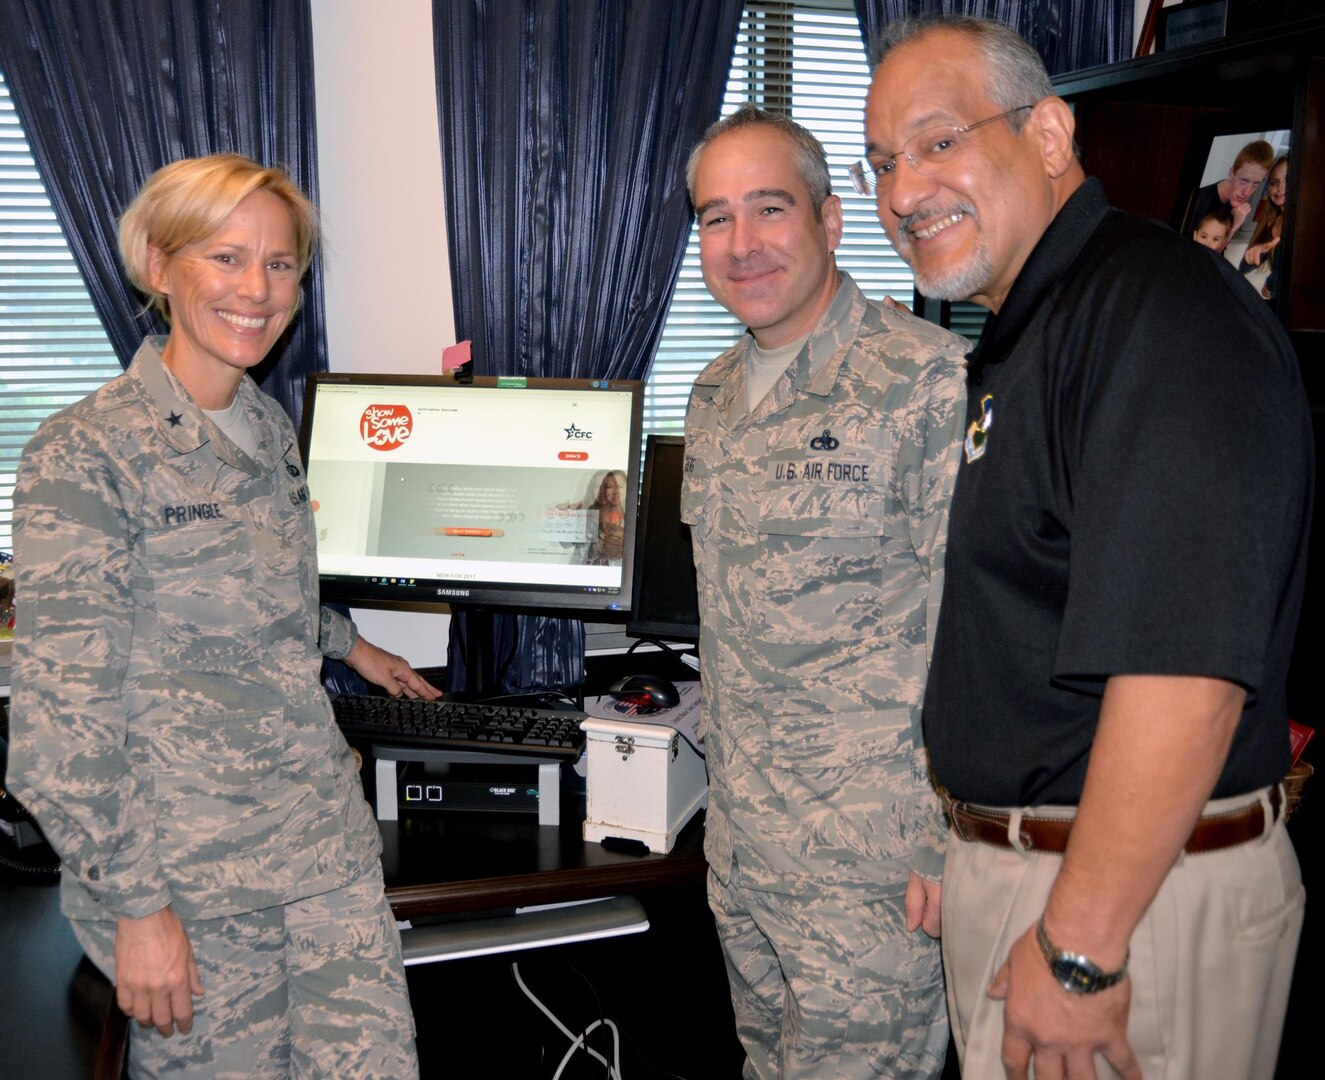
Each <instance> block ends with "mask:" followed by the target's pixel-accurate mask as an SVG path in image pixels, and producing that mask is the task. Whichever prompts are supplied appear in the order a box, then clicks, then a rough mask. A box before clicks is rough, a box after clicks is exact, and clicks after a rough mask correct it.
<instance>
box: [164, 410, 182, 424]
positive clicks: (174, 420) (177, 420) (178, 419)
mask: <svg viewBox="0 0 1325 1080" xmlns="http://www.w3.org/2000/svg"><path fill="white" fill-rule="evenodd" d="M166 419H167V420H169V421H170V426H171V427H179V426H180V424H182V423H183V422H184V417H182V416H181V415H180V414H179V413H177V412H173V413H171V414H170V415H169V416H167V417H166Z"/></svg>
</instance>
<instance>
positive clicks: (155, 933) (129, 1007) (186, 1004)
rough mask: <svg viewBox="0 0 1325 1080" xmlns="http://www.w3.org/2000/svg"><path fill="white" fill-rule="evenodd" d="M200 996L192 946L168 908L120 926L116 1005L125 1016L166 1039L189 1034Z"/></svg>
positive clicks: (201, 991)
mask: <svg viewBox="0 0 1325 1080" xmlns="http://www.w3.org/2000/svg"><path fill="white" fill-rule="evenodd" d="M202 993H203V989H202V979H201V978H200V977H199V975H198V965H197V964H196V963H195V962H194V959H193V946H192V945H191V944H189V937H188V935H187V934H186V933H185V932H184V926H183V924H182V923H181V922H180V921H179V917H178V916H177V915H176V914H175V913H174V912H173V911H172V910H171V909H170V908H168V907H163V908H161V909H160V910H159V911H154V912H152V914H151V915H144V916H143V917H142V918H141V919H129V918H123V919H120V920H118V921H117V922H116V924H115V1002H116V1004H117V1005H119V1007H120V1009H121V1011H123V1012H124V1013H125V1015H127V1016H130V1017H132V1018H133V1019H134V1020H137V1021H138V1023H140V1024H142V1025H143V1027H154V1028H156V1029H157V1031H159V1032H161V1034H162V1035H163V1036H166V1037H169V1036H170V1034H171V1033H172V1032H173V1031H174V1030H175V1029H178V1030H179V1032H180V1033H181V1034H183V1035H187V1034H188V1033H189V1030H190V1029H191V1028H192V1027H193V999H194V998H195V997H201V996H202Z"/></svg>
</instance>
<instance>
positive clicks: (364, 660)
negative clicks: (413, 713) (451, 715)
mask: <svg viewBox="0 0 1325 1080" xmlns="http://www.w3.org/2000/svg"><path fill="white" fill-rule="evenodd" d="M345 662H346V663H347V664H349V665H350V667H352V668H353V669H354V670H355V671H357V672H358V673H359V674H360V675H362V676H363V677H364V678H365V679H367V680H368V681H369V682H370V683H376V684H377V685H378V686H380V687H381V688H382V689H383V690H385V691H386V692H387V693H388V694H390V695H391V696H392V697H399V696H400V695H401V694H404V695H405V696H406V697H412V698H423V699H424V700H425V701H434V700H435V699H437V698H439V697H441V696H442V692H441V691H440V690H438V689H437V687H435V686H433V684H432V683H430V682H429V681H428V680H427V679H425V678H424V677H423V676H422V675H420V674H419V673H418V672H417V671H415V670H414V669H413V668H412V667H410V666H409V661H408V660H406V659H405V658H404V657H403V656H397V655H396V654H395V653H389V652H387V651H386V650H385V649H379V648H378V647H377V646H376V645H374V644H373V643H372V642H371V641H368V640H367V639H366V638H363V637H360V638H359V640H358V641H356V642H355V643H354V648H353V649H351V650H350V655H349V656H347V657H345Z"/></svg>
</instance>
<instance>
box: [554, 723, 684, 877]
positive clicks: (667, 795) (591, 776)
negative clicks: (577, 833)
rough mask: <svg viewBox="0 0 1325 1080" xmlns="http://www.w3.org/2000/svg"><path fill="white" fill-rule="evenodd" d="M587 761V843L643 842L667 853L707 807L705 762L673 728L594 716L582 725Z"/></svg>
mask: <svg viewBox="0 0 1325 1080" xmlns="http://www.w3.org/2000/svg"><path fill="white" fill-rule="evenodd" d="M580 727H581V728H582V729H583V730H584V733H585V739H586V754H587V756H588V776H587V780H586V786H587V790H588V809H587V813H586V815H585V820H584V838H585V840H595V841H602V840H604V839H606V838H608V837H613V838H618V839H622V840H640V841H642V842H643V843H644V844H645V846H646V847H648V849H649V850H650V851H652V852H667V851H671V850H672V845H673V844H674V843H676V837H677V834H679V833H680V831H681V830H682V829H683V828H684V827H685V824H686V822H688V821H689V820H690V819H691V818H692V817H694V816H695V813H696V811H698V810H699V809H700V808H701V807H704V806H706V805H708V777H707V774H706V773H705V771H704V759H703V758H702V757H700V756H699V754H697V753H696V752H695V750H694V748H693V747H692V746H691V745H690V743H689V742H687V741H686V740H685V739H684V738H682V736H681V735H680V734H679V733H678V732H677V731H676V730H675V729H674V728H672V727H670V726H668V725H666V724H651V723H649V722H648V721H647V720H639V721H636V720H615V719H610V720H609V719H603V718H601V717H597V716H590V717H589V718H588V719H586V720H585V721H584V723H582V724H581V725H580Z"/></svg>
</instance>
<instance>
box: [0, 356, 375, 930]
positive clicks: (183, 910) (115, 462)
mask: <svg viewBox="0 0 1325 1080" xmlns="http://www.w3.org/2000/svg"><path fill="white" fill-rule="evenodd" d="M163 344H164V339H152V340H149V341H147V342H145V343H144V345H143V347H142V348H141V349H140V350H139V352H138V355H137V356H136V357H135V359H134V363H133V365H132V366H131V368H130V369H129V371H128V372H126V373H125V374H124V375H122V376H121V377H119V378H117V379H115V380H113V381H112V382H110V383H108V384H107V385H106V386H105V387H103V388H102V389H101V390H99V391H97V392H96V393H95V394H93V395H91V396H90V397H88V398H86V399H84V400H83V401H81V402H79V403H78V404H76V405H74V406H72V407H70V408H68V409H66V410H64V411H63V412H60V413H58V414H56V415H55V416H53V417H51V418H50V419H48V420H47V421H46V422H45V423H44V424H43V425H42V426H41V428H40V430H39V431H38V432H37V434H36V435H34V436H33V438H32V440H31V441H30V443H29V444H28V446H27V449H26V450H25V452H24V454H23V459H22V462H21V463H20V466H19V473H18V483H17V488H16V491H15V513H14V525H15V528H14V533H15V549H16V571H17V574H18V578H19V581H18V625H17V637H16V640H15V645H14V666H13V696H12V702H11V724H12V736H13V750H12V756H11V758H10V766H9V772H10V776H9V783H10V786H11V787H12V788H13V790H14V793H15V794H16V795H17V796H18V797H19V798H20V799H21V800H22V801H23V802H24V804H26V805H27V806H28V807H29V809H30V810H31V811H32V813H33V814H34V815H35V816H36V818H37V820H38V821H39V822H40V824H41V827H42V829H43V830H44V831H45V833H46V836H47V837H48V838H49V839H50V841H51V844H52V845H53V846H54V847H55V849H56V850H57V851H58V852H59V853H60V856H61V858H62V859H63V860H64V863H65V870H66V872H65V874H64V878H63V884H62V889H63V895H62V903H63V908H64V910H65V912H66V914H68V915H69V916H70V917H72V918H78V919H114V918H116V917H118V916H130V917H138V916H142V915H147V914H149V913H151V912H153V911H155V910H157V909H159V908H161V907H163V906H165V905H166V904H170V905H171V906H172V907H173V909H174V910H175V913H176V914H177V915H179V916H180V918H181V919H186V920H200V919H213V918H216V917H218V916H222V915H231V914H236V913H240V912H250V911H257V910H260V909H264V908H270V907H273V906H275V905H279V904H282V903H286V902H288V901H291V900H296V899H299V898H302V897H305V896H310V895H316V894H319V893H325V892H328V891H330V890H332V889H335V888H338V887H339V886H341V885H344V884H346V883H347V882H350V881H354V880H357V879H359V878H362V877H363V876H364V874H366V873H367V872H369V871H370V870H371V869H372V868H373V867H374V866H375V865H376V864H377V862H378V858H379V852H380V849H381V838H380V835H379V833H378V830H377V826H376V823H375V822H374V821H373V817H372V812H371V810H370V809H369V807H368V805H367V803H366V802H365V801H364V799H363V792H362V788H361V786H360V783H359V779H358V774H357V772H356V770H355V767H354V765H353V761H352V758H351V755H350V751H349V748H348V746H347V745H346V743H345V740H344V739H343V738H342V737H341V734H340V732H339V730H338V729H337V727H336V724H335V721H334V719H333V717H332V713H331V707H330V704H329V703H328V701H327V697H326V694H325V693H324V692H323V689H322V686H321V683H320V681H319V666H320V661H321V654H322V653H323V652H325V653H326V654H327V655H330V656H336V657H340V656H344V655H345V654H346V653H347V652H348V651H349V650H350V648H351V647H352V646H353V644H354V641H355V636H354V628H353V626H352V624H350V623H349V622H348V620H345V619H343V618H341V617H340V616H337V615H335V614H333V613H332V612H330V611H325V610H323V611H320V610H319V605H318V589H317V569H316V565H315V560H314V534H313V515H312V511H311V509H310V507H309V505H308V488H307V486H306V481H305V477H304V470H303V467H302V465H301V463H300V461H299V454H298V450H297V448H296V445H295V437H294V431H293V428H292V426H291V424H290V421H289V419H288V418H287V417H286V416H285V414H284V413H283V412H282V411H281V409H280V408H279V406H277V405H276V404H275V403H274V402H273V401H271V400H270V399H269V398H267V397H266V396H265V395H263V394H261V393H260V392H259V391H258V390H257V388H256V387H255V386H254V385H253V383H252V382H251V381H250V380H249V379H247V378H246V379H244V380H243V382H242V383H241V385H240V388H239V394H240V398H241V401H242V403H243V407H244V409H245V410H246V413H247V416H248V419H249V421H250V425H251V427H252V428H253V430H254V432H255V433H256V434H257V436H258V443H259V445H258V450H257V455H256V459H254V458H250V457H248V455H246V454H244V453H243V452H241V451H240V450H238V449H237V448H236V447H235V446H234V445H233V444H232V443H231V442H230V441H229V439H227V438H226V437H225V436H223V435H222V434H220V432H219V431H218V430H217V429H216V428H215V426H214V425H213V424H212V423H211V422H210V421H209V420H207V419H206V418H205V417H203V415H202V414H201V412H200V411H199V410H198V408H197V407H196V406H195V405H194V404H193V402H192V401H191V400H190V399H189V397H188V396H187V394H185V393H184V391H183V390H182V388H181V387H180V386H179V385H178V383H176V381H175V380H174V377H173V376H172V375H170V373H169V372H168V371H167V369H166V368H165V366H164V364H163V363H162V361H161V357H160V349H161V348H162V346H163ZM319 641H320V643H321V645H320V650H319Z"/></svg>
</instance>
